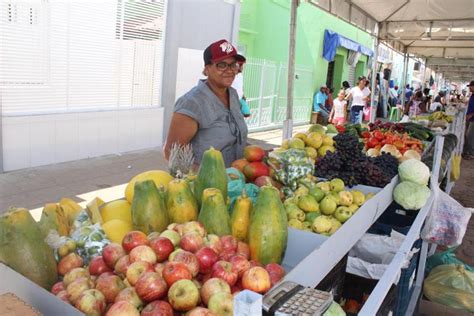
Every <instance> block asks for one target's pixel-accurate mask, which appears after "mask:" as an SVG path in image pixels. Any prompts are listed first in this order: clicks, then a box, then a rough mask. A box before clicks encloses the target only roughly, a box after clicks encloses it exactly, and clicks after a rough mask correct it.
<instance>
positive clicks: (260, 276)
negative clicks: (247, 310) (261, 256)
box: [242, 267, 272, 294]
mask: <svg viewBox="0 0 474 316" xmlns="http://www.w3.org/2000/svg"><path fill="white" fill-rule="evenodd" d="M271 286H272V283H271V281H270V275H269V274H268V272H267V270H265V269H264V268H262V267H253V268H250V269H248V270H247V271H245V272H244V275H243V276H242V288H244V289H247V290H251V291H254V292H257V293H261V294H264V293H266V292H267V291H268V290H269V289H270V288H271Z"/></svg>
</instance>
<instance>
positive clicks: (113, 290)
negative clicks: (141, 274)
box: [95, 275, 126, 303]
mask: <svg viewBox="0 0 474 316" xmlns="http://www.w3.org/2000/svg"><path fill="white" fill-rule="evenodd" d="M125 287H126V286H125V283H123V281H122V279H121V278H120V277H118V276H117V275H109V276H104V277H102V278H99V279H98V280H97V284H96V286H95V288H96V289H97V290H99V291H101V292H102V294H104V296H105V301H106V302H107V303H113V302H114V301H115V297H116V296H117V295H118V294H119V293H120V291H122V290H123V289H124V288H125Z"/></svg>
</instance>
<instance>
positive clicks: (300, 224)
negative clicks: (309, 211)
mask: <svg viewBox="0 0 474 316" xmlns="http://www.w3.org/2000/svg"><path fill="white" fill-rule="evenodd" d="M288 226H290V227H293V228H295V229H303V228H304V226H303V222H300V221H299V220H297V219H295V218H293V219H290V220H289V221H288Z"/></svg>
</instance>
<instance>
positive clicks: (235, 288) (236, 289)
mask: <svg viewBox="0 0 474 316" xmlns="http://www.w3.org/2000/svg"><path fill="white" fill-rule="evenodd" d="M240 291H242V282H241V280H238V281H237V283H235V284H234V285H233V286H232V287H231V288H230V292H231V293H232V295H234V294H235V293H238V292H240ZM234 296H235V295H234Z"/></svg>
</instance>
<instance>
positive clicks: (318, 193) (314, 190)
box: [309, 185, 325, 203]
mask: <svg viewBox="0 0 474 316" xmlns="http://www.w3.org/2000/svg"><path fill="white" fill-rule="evenodd" d="M309 194H311V195H312V196H314V198H315V199H316V201H317V202H318V203H319V202H321V200H322V199H323V198H324V195H325V194H324V191H323V190H321V189H320V188H318V187H317V186H314V185H313V186H312V187H311V188H310V189H309Z"/></svg>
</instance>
